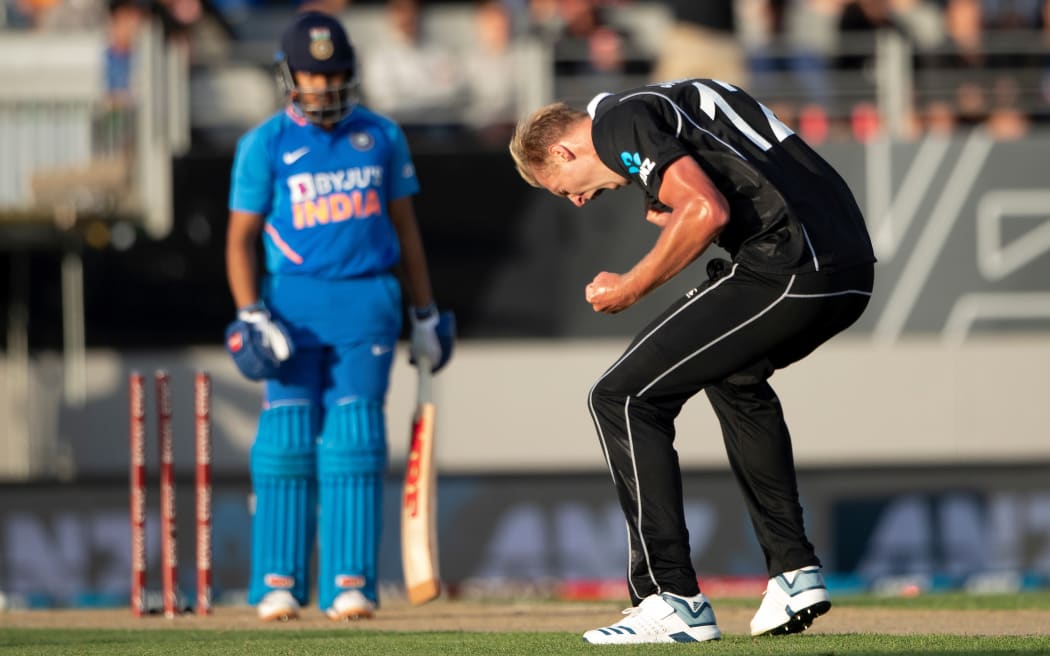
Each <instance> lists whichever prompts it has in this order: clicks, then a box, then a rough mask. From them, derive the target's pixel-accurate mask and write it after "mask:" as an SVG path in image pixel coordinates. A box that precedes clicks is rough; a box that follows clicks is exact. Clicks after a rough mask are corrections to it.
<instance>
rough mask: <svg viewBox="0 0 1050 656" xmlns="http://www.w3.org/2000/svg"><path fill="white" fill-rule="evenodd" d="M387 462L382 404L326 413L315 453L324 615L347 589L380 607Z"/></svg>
mask: <svg viewBox="0 0 1050 656" xmlns="http://www.w3.org/2000/svg"><path fill="white" fill-rule="evenodd" d="M386 458H387V449H386V422H385V419H384V417H383V406H382V404H381V403H380V402H378V401H371V400H365V399H354V400H352V401H350V402H348V403H343V404H340V405H337V406H335V407H334V408H331V409H330V410H329V411H328V416H327V418H326V419H325V424H324V428H323V430H322V433H321V444H320V446H319V447H318V452H317V469H318V479H319V484H320V495H321V519H320V522H321V523H320V527H319V531H320V532H319V543H318V549H319V556H320V558H319V562H320V571H319V575H318V585H317V588H318V603H319V605H320V607H321V608H322V609H326V608H328V607H330V606H331V605H332V602H333V601H334V600H335V598H336V596H338V595H339V593H340V592H342V591H343V590H348V589H358V590H360V591H361V592H362V594H364V595H365V597H367V598H368V599H370V600H371V601H373V602H376V601H378V597H377V591H376V575H377V560H378V555H379V540H380V536H381V534H382V516H383V473H384V472H385V471H386Z"/></svg>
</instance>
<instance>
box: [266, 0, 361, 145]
mask: <svg viewBox="0 0 1050 656" xmlns="http://www.w3.org/2000/svg"><path fill="white" fill-rule="evenodd" d="M276 59H277V62H276V63H277V76H278V80H279V81H280V84H281V86H282V88H283V90H284V92H285V94H287V96H288V99H289V100H290V101H291V103H292V107H293V108H294V109H295V111H296V112H297V113H298V114H300V115H301V116H302V117H303V118H305V119H306V120H308V121H310V122H311V123H316V124H319V125H322V124H326V125H327V124H332V123H335V122H337V121H340V120H342V119H343V118H346V117H347V116H349V115H350V112H352V111H353V109H354V107H355V106H356V105H357V101H358V98H357V96H358V86H359V82H358V75H357V57H356V55H355V54H354V47H353V46H352V45H350V39H349V38H348V37H347V35H346V30H344V29H343V25H342V24H341V23H340V22H339V21H338V20H337V19H336V18H334V17H333V16H330V15H328V14H325V13H322V12H319V11H308V12H304V13H302V14H299V15H298V16H297V17H296V18H295V20H294V21H293V22H292V24H291V25H289V26H288V28H287V29H285V31H284V35H283V36H282V37H281V49H280V51H278V53H277V58H276ZM296 71H302V72H304V73H319V74H325V75H330V74H333V73H344V74H345V77H344V79H343V81H342V82H340V83H339V84H335V85H332V86H329V87H327V88H325V89H310V90H304V89H301V88H299V86H298V84H297V83H296V81H295V72H296Z"/></svg>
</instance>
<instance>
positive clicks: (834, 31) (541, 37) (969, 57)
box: [0, 0, 1050, 143]
mask: <svg viewBox="0 0 1050 656" xmlns="http://www.w3.org/2000/svg"><path fill="white" fill-rule="evenodd" d="M0 2H3V3H4V5H3V8H2V10H0V26H3V27H6V28H8V29H10V28H20V29H30V30H71V29H84V28H98V29H106V30H107V31H108V34H109V43H108V47H107V51H106V53H105V58H106V62H107V71H108V76H107V84H108V86H109V89H110V92H111V96H112V98H113V102H114V103H118V104H119V103H122V102H126V98H127V96H126V94H127V90H128V86H129V70H130V69H129V61H130V53H131V46H132V43H133V41H134V37H135V34H136V32H137V30H139V29H141V26H142V24H143V23H144V21H145V19H146V18H147V17H150V16H153V17H157V18H159V19H160V22H161V23H162V25H163V26H164V31H165V34H166V35H167V36H168V38H170V39H172V40H173V41H174V42H177V43H179V44H181V45H183V46H184V47H186V48H188V49H189V51H190V53H191V59H192V61H193V62H195V63H197V64H202V65H207V64H208V63H214V62H221V61H223V60H224V58H226V57H228V56H229V54H230V52H231V51H233V50H235V46H236V44H237V42H238V40H240V39H243V38H245V37H246V36H247V35H246V34H245V32H246V31H248V30H249V29H250V25H251V18H252V16H253V13H255V12H263V11H268V10H273V9H284V10H289V9H294V8H295V7H302V6H306V5H296V4H291V5H290V4H288V2H287V0H284V1H280V0H0ZM305 2H306V3H308V4H309V6H310V7H312V8H318V9H322V10H326V11H330V12H332V13H336V14H338V13H339V12H342V11H344V10H346V9H347V8H348V7H350V6H351V4H352V6H353V7H357V6H371V7H376V8H382V11H383V14H384V26H383V29H384V30H385V34H383V35H376V36H375V37H374V38H371V39H369V41H370V42H372V43H378V44H382V45H381V47H371V48H361V50H362V53H361V60H362V71H361V72H362V85H363V86H362V88H363V92H364V95H365V98H366V100H367V102H368V103H369V104H370V105H372V106H373V107H374V108H375V109H377V110H379V111H381V112H384V113H387V114H390V115H391V116H393V117H394V118H396V119H398V120H399V121H400V122H402V123H403V124H404V125H405V126H406V127H407V128H408V129H419V130H427V131H431V132H434V133H438V132H441V133H451V132H455V131H456V130H469V131H470V132H471V133H472V134H476V135H479V136H480V137H481V138H482V139H484V140H486V141H491V142H494V143H495V142H500V141H503V142H505V139H506V138H507V136H508V134H509V131H510V130H511V127H512V125H513V122H514V120H515V119H516V118H517V116H518V115H520V112H521V98H522V94H523V93H524V92H525V89H526V87H527V81H526V80H524V79H523V64H522V59H521V53H520V52H518V50H517V49H516V48H515V46H516V44H519V43H521V42H523V41H528V42H530V43H534V44H535V43H538V44H541V45H542V48H543V51H544V52H547V53H550V57H551V59H550V60H551V61H552V65H553V68H554V70H553V79H554V81H555V88H554V89H553V92H554V95H555V96H557V97H558V98H561V99H566V100H569V101H581V100H585V99H586V98H588V97H589V96H590V95H591V94H593V93H595V92H598V91H603V90H610V91H611V90H616V89H618V88H623V87H626V86H630V85H634V84H642V83H646V82H651V81H660V80H670V79H679V78H683V77H693V76H695V77H712V78H717V79H721V80H725V81H727V82H731V83H736V84H739V85H741V86H744V87H746V88H748V89H749V90H750V91H751V92H752V93H753V94H754V95H756V96H757V97H759V98H760V99H763V100H765V101H766V102H767V104H768V105H770V107H771V108H772V109H773V110H774V111H776V112H777V114H778V116H780V117H781V118H782V119H783V120H784V121H785V122H786V123H788V124H789V125H791V126H793V127H794V128H795V129H796V130H798V131H800V132H801V133H803V135H804V136H806V137H807V138H808V139H810V140H812V141H815V142H820V141H824V140H827V139H832V138H835V137H837V136H847V137H852V138H857V139H866V138H869V137H871V136H872V135H873V134H876V133H878V132H879V130H880V129H883V128H884V125H883V123H884V118H885V117H884V116H883V115H882V114H881V113H880V112H881V108H880V107H878V106H877V105H876V102H875V94H874V91H873V90H874V88H875V87H876V85H877V83H878V80H877V76H878V75H879V71H878V70H877V69H878V67H877V65H876V63H877V62H876V58H875V57H874V53H875V52H876V50H875V43H876V40H875V35H882V34H885V33H891V34H893V35H896V36H897V37H898V42H899V43H902V44H904V45H905V46H906V47H907V50H906V52H907V53H908V54H907V57H909V61H910V66H909V67H908V69H909V70H908V76H906V78H905V79H906V82H907V83H908V84H909V86H910V88H909V90H908V91H909V93H908V98H909V102H908V107H909V108H910V110H909V111H908V115H907V117H906V121H905V122H904V125H903V128H898V131H903V132H904V133H905V134H912V135H914V134H920V133H923V132H947V131H951V130H952V129H954V128H955V127H956V126H959V125H978V124H980V125H984V126H986V128H987V129H988V130H989V132H990V133H991V134H993V135H994V136H995V137H996V138H1000V139H1015V138H1019V137H1021V136H1023V135H1024V134H1026V133H1027V131H1028V130H1029V129H1030V128H1031V127H1032V125H1034V124H1036V123H1046V122H1048V121H1050V0H704V1H702V2H701V1H698V0H459V2H456V3H452V2H447V1H446V2H420V0H373V1H371V2H368V1H365V0H305ZM450 4H457V5H460V6H466V7H470V9H471V11H472V12H473V33H472V35H470V36H469V37H467V38H465V39H464V41H465V42H464V43H458V44H451V45H450V44H449V43H448V40H447V39H446V40H442V39H438V38H434V35H433V34H432V33H430V32H428V31H427V30H423V29H421V25H422V24H423V17H424V16H425V14H426V12H427V10H428V9H429V8H430V7H431V6H432V5H450ZM647 4H648V5H663V8H664V9H665V10H666V13H665V14H663V15H668V16H670V17H671V20H670V23H669V24H668V25H667V26H666V29H665V30H664V32H663V33H660V34H658V35H656V37H657V38H655V39H654V38H653V35H652V34H651V33H650V34H646V33H644V32H643V31H642V30H640V29H639V28H638V26H637V25H632V24H631V23H630V21H626V20H624V19H623V16H624V15H629V12H625V10H628V9H631V8H632V7H638V6H641V5H647ZM351 34H353V27H352V26H351Z"/></svg>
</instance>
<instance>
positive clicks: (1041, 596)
mask: <svg viewBox="0 0 1050 656" xmlns="http://www.w3.org/2000/svg"><path fill="white" fill-rule="evenodd" d="M832 602H833V603H834V604H835V607H836V608H842V607H845V606H855V607H856V606H864V607H878V608H916V609H918V608H925V609H930V610H1022V609H1024V610H1050V592H1044V591H1039V592H1019V593H1010V594H968V593H966V592H937V593H928V594H920V595H916V596H914V597H894V596H885V597H884V596H879V595H848V596H847V595H843V596H839V595H833V597H832ZM754 604H755V600H754V599H752V598H750V597H727V598H721V599H718V600H717V605H718V607H722V606H738V607H739V606H744V607H748V608H750V607H751V606H754ZM1047 628H1048V629H1050V627H1047Z"/></svg>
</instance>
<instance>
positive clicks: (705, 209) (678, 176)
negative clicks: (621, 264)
mask: <svg viewBox="0 0 1050 656" xmlns="http://www.w3.org/2000/svg"><path fill="white" fill-rule="evenodd" d="M660 202H661V203H663V204H664V205H666V206H668V207H671V208H673V209H672V211H670V212H657V211H656V210H652V209H650V210H648V211H647V212H646V216H645V218H646V220H647V221H649V222H650V223H653V224H655V225H657V226H659V227H660V228H661V231H660V236H659V238H658V239H657V240H656V243H655V244H654V245H653V247H652V249H650V251H649V252H648V253H646V255H645V256H644V257H643V258H642V259H641V260H639V261H638V263H637V264H635V265H634V267H632V268H631V270H630V271H628V272H627V273H624V274H619V275H618V274H615V273H608V272H605V271H603V272H601V273H599V274H598V275H597V276H595V278H594V280H593V281H592V282H591V284H589V285H588V286H587V290H586V298H587V302H589V303H590V304H591V305H592V307H593V308H594V310H595V311H597V312H609V313H613V312H619V311H621V310H624V309H626V308H628V307H630V306H632V305H634V304H635V303H636V302H637V301H638V300H639V299H640V298H642V297H643V296H645V295H646V294H648V293H649V292H651V291H652V290H653V289H655V288H657V287H659V286H660V285H662V284H663V283H665V282H667V281H668V280H670V279H671V278H673V277H674V276H676V275H677V274H678V273H680V272H681V271H682V269H684V268H686V267H687V266H689V264H691V263H692V262H693V260H695V259H696V258H697V257H699V256H700V254H701V253H703V252H704V250H706V249H707V247H708V246H710V245H711V242H713V241H714V240H715V238H716V237H718V235H719V233H721V232H722V230H723V229H724V228H725V226H726V223H728V221H729V203H728V202H727V201H726V199H725V196H723V195H722V192H720V191H719V190H718V188H717V187H716V186H715V184H714V182H712V181H711V178H709V177H708V176H707V174H706V173H704V171H703V169H701V168H700V165H699V164H697V163H696V161H695V160H694V159H693V158H691V157H680V158H678V159H677V160H675V161H674V162H672V163H671V164H669V165H668V166H667V168H666V169H665V170H664V175H663V184H662V185H661V186H660Z"/></svg>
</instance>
